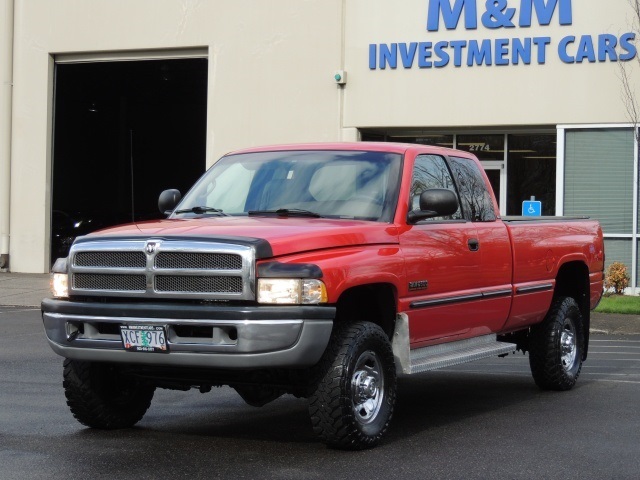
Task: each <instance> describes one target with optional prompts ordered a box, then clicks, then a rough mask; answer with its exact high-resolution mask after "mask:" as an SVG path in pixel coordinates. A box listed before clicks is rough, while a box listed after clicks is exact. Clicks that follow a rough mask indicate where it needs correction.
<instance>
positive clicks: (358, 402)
mask: <svg viewBox="0 0 640 480" xmlns="http://www.w3.org/2000/svg"><path fill="white" fill-rule="evenodd" d="M323 362H324V363H323V365H322V367H323V376H322V378H321V379H320V381H319V382H318V384H317V387H316V390H315V392H314V393H313V394H312V395H311V397H310V399H309V414H310V416H311V423H312V425H313V430H314V432H315V433H316V434H317V435H318V436H319V437H320V438H321V439H322V441H323V442H324V443H326V444H327V445H328V446H329V447H333V448H340V449H345V450H362V449H365V448H370V447H373V446H375V445H377V444H378V443H379V442H380V440H381V439H382V437H383V435H384V433H385V432H386V431H387V428H388V426H389V422H390V421H391V417H392V415H393V408H394V405H395V400H396V370H395V365H394V360H393V351H392V349H391V345H390V343H389V339H388V338H387V335H386V334H385V333H384V331H383V330H382V329H381V328H380V327H379V326H378V325H375V324H373V323H370V322H357V323H354V324H352V325H348V326H347V327H343V328H342V329H338V330H337V331H336V332H334V334H333V335H332V339H331V341H330V343H329V346H328V347H327V351H326V353H325V357H324V359H323Z"/></svg>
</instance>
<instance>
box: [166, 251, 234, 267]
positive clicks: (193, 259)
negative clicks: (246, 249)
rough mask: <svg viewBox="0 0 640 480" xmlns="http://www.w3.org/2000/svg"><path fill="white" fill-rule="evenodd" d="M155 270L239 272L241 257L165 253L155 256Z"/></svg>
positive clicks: (218, 254) (225, 254)
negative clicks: (185, 269)
mask: <svg viewBox="0 0 640 480" xmlns="http://www.w3.org/2000/svg"><path fill="white" fill-rule="evenodd" d="M155 267H156V268H176V269H181V268H192V269H194V270H241V269H242V257H241V256H240V255H231V254H228V253H181V252H166V253H159V254H158V255H156V260H155Z"/></svg>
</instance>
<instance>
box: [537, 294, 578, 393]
mask: <svg viewBox="0 0 640 480" xmlns="http://www.w3.org/2000/svg"><path fill="white" fill-rule="evenodd" d="M583 325H584V324H583V321H582V314H581V313H580V308H579V307H578V304H577V303H576V301H575V300H574V299H573V298H571V297H558V298H556V299H555V300H554V301H553V303H552V305H551V309H550V310H549V312H548V313H547V316H546V317H545V319H544V321H543V322H542V323H541V324H540V325H536V327H534V328H532V330H531V341H530V346H529V365H530V367H531V373H532V375H533V379H534V381H535V382H536V385H538V386H539V387H540V388H541V389H543V390H570V389H571V388H572V387H573V386H574V385H575V383H576V381H577V380H578V376H579V375H580V370H581V369H582V355H583V352H584V332H583V328H584V327H583Z"/></svg>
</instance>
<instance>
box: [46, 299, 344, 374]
mask: <svg viewBox="0 0 640 480" xmlns="http://www.w3.org/2000/svg"><path fill="white" fill-rule="evenodd" d="M41 308H42V320H43V322H44V328H45V332H46V334H47V339H48V340H49V345H50V346H51V348H52V349H53V351H54V352H55V353H57V354H58V355H61V356H63V357H66V358H73V359H77V360H86V361H99V362H120V363H135V364H146V365H170V366H183V367H204V368H207V367H211V368H233V369H247V368H251V369H253V368H272V367H291V368H296V367H307V366H311V365H314V364H315V363H317V362H318V360H319V359H320V357H321V356H322V354H323V352H324V350H325V348H326V346H327V344H328V342H329V337H330V335H331V329H332V327H333V318H334V317H335V311H336V309H335V307H330V306H322V307H318V306H283V307H271V306H253V307H234V306H227V305H225V306H219V305H175V304H169V303H90V302H74V301H67V300H55V299H45V300H43V301H42V306H41ZM120 325H162V326H165V327H166V329H167V345H168V350H169V353H142V352H129V351H126V350H124V347H123V343H122V340H121V338H120V334H119V333H118V331H119V328H120Z"/></svg>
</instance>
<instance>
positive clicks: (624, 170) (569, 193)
mask: <svg viewBox="0 0 640 480" xmlns="http://www.w3.org/2000/svg"><path fill="white" fill-rule="evenodd" d="M565 143H566V153H565V180H564V184H565V189H564V214H565V215H586V216H589V217H592V218H595V219H597V220H599V221H600V223H601V224H602V230H603V231H604V233H605V234H631V233H633V177H634V171H633V131H632V130H631V129H615V130H613V129H612V130H568V131H567V133H566V140H565ZM509 173H511V172H509ZM607 257H609V254H608V253H607ZM612 258H613V257H612Z"/></svg>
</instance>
